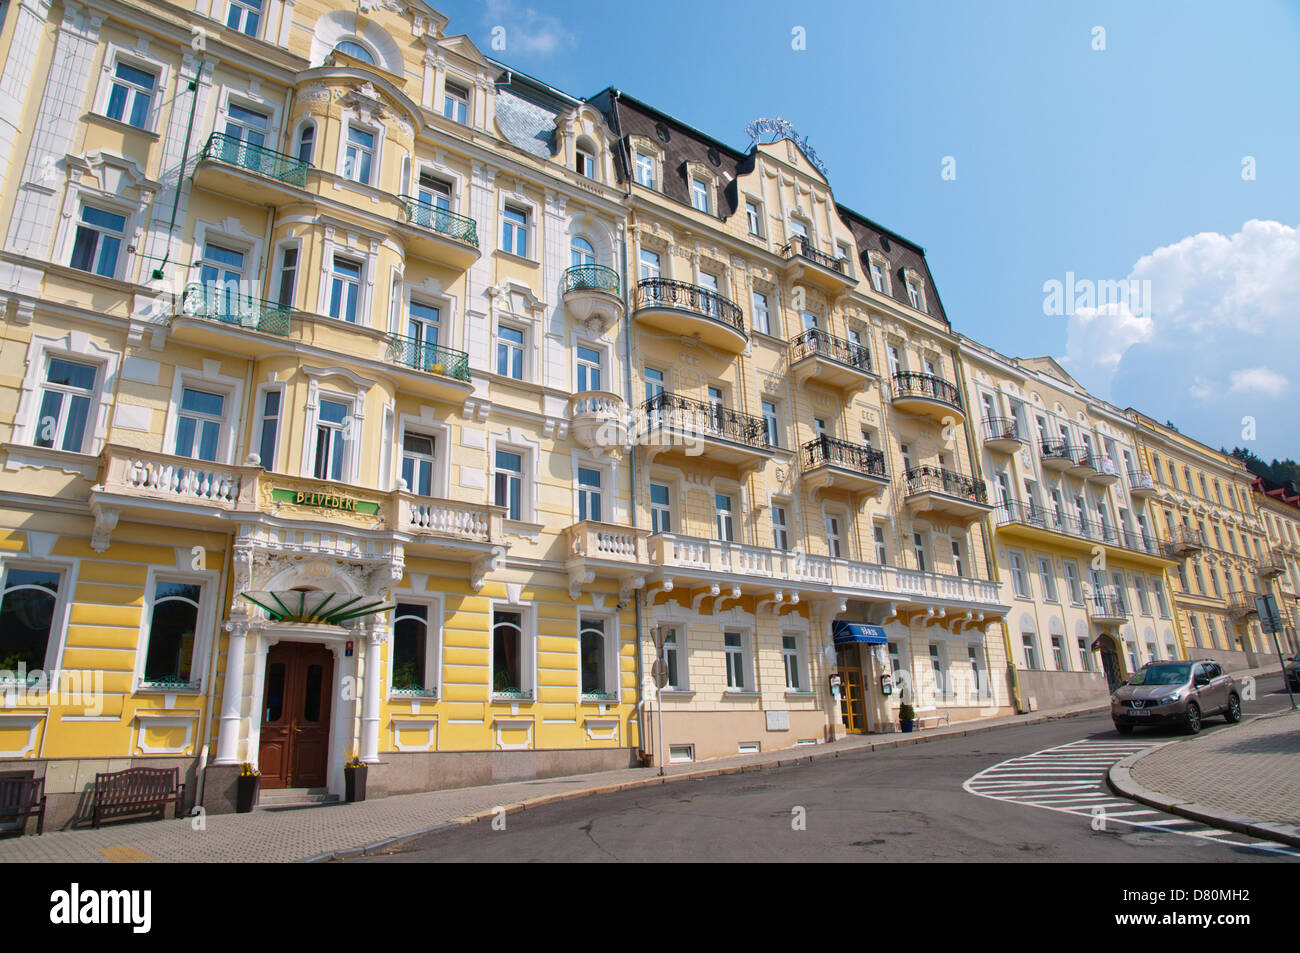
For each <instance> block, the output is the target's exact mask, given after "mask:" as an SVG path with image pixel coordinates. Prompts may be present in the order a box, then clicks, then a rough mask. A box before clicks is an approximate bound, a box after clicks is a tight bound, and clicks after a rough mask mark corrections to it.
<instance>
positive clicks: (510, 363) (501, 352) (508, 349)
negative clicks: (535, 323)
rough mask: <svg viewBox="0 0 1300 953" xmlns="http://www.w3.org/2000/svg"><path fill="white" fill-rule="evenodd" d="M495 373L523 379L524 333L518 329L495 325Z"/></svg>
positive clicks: (519, 379)
mask: <svg viewBox="0 0 1300 953" xmlns="http://www.w3.org/2000/svg"><path fill="white" fill-rule="evenodd" d="M497 373H498V374H500V375H501V376H502V377H513V378H514V379H515V380H517V381H521V380H523V379H524V332H523V331H521V330H519V329H518V328H512V327H508V326H506V325H504V324H500V325H497Z"/></svg>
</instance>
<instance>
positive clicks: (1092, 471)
mask: <svg viewBox="0 0 1300 953" xmlns="http://www.w3.org/2000/svg"><path fill="white" fill-rule="evenodd" d="M1066 472H1067V473H1069V474H1070V476H1072V477H1077V478H1078V479H1080V480H1086V479H1091V478H1092V477H1094V476H1096V475H1097V456H1096V454H1095V453H1094V452H1093V451H1092V450H1089V449H1088V448H1087V447H1082V446H1081V447H1071V448H1070V467H1069V469H1068V470H1067V471H1066Z"/></svg>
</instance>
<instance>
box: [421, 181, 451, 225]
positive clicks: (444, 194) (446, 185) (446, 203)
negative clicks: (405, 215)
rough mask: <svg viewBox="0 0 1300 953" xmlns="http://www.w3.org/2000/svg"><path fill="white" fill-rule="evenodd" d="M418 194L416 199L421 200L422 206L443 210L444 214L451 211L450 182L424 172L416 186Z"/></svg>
mask: <svg viewBox="0 0 1300 953" xmlns="http://www.w3.org/2000/svg"><path fill="white" fill-rule="evenodd" d="M416 193H417V194H416V198H418V199H419V200H420V204H421V205H427V206H429V207H430V208H436V209H441V210H442V211H444V212H446V211H450V210H451V183H450V182H446V181H444V180H443V179H440V178H438V177H437V176H433V175H429V174H428V173H427V172H422V173H420V180H419V183H418V185H417V186H416ZM435 221H438V219H435Z"/></svg>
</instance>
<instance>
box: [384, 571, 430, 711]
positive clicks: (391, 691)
mask: <svg viewBox="0 0 1300 953" xmlns="http://www.w3.org/2000/svg"><path fill="white" fill-rule="evenodd" d="M393 603H394V605H393V608H392V610H391V612H390V616H391V620H390V622H389V623H388V660H387V661H388V677H387V678H386V679H385V681H384V685H385V688H386V689H387V693H388V698H389V699H392V698H398V699H408V698H409V699H438V698H441V697H442V653H443V608H442V605H443V604H442V596H441V595H436V594H430V593H425V592H419V593H417V592H412V591H410V590H402V589H395V590H394V591H393ZM399 605H419V606H423V607H424V610H425V613H426V616H425V633H424V638H425V650H424V681H425V685H426V686H431V687H426V688H425V689H424V690H423V691H422V692H416V691H413V690H410V689H404V690H401V691H400V693H399V690H397V689H395V688H393V675H394V674H395V673H396V660H395V656H396V650H397V618H398V616H397V606H399Z"/></svg>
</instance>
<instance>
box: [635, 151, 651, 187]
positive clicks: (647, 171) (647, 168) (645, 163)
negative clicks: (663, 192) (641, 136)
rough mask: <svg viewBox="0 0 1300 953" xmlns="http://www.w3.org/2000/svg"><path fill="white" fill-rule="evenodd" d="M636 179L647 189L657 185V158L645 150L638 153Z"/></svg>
mask: <svg viewBox="0 0 1300 953" xmlns="http://www.w3.org/2000/svg"><path fill="white" fill-rule="evenodd" d="M636 180H637V182H639V183H640V184H641V185H644V186H645V187H646V188H647V189H653V188H654V187H655V160H654V157H653V156H648V155H646V154H645V153H644V152H638V153H637V154H636Z"/></svg>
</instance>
